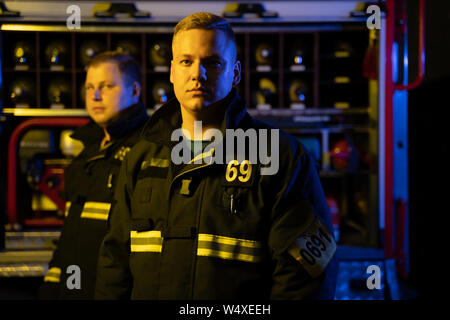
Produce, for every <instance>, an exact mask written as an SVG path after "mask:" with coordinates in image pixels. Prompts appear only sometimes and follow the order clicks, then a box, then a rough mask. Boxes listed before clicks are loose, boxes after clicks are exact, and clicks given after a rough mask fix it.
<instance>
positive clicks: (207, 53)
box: [170, 29, 241, 114]
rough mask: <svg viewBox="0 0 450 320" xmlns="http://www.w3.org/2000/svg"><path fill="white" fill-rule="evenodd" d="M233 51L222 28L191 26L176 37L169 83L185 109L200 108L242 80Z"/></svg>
mask: <svg viewBox="0 0 450 320" xmlns="http://www.w3.org/2000/svg"><path fill="white" fill-rule="evenodd" d="M234 50H235V49H234V45H233V44H232V43H231V42H230V41H228V39H227V38H226V36H225V34H224V33H223V32H222V31H220V30H202V29H191V30H187V31H181V32H180V33H178V34H177V35H176V36H175V38H174V41H173V44H172V51H173V60H172V62H171V69H170V82H172V83H173V87H174V91H175V96H176V97H177V99H178V101H179V102H180V104H181V107H182V108H184V109H185V111H187V112H189V113H194V114H195V113H197V112H199V111H201V110H202V108H204V107H207V106H209V105H210V104H212V103H214V102H217V101H220V100H222V99H223V98H225V97H226V96H227V94H228V93H229V92H230V91H231V89H232V87H233V85H237V84H238V83H239V81H240V72H241V66H240V62H239V61H235V51H234Z"/></svg>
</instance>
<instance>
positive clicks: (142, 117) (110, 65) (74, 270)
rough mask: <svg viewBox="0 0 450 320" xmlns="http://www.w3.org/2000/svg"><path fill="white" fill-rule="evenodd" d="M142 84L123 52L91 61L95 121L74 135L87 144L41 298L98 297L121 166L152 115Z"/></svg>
mask: <svg viewBox="0 0 450 320" xmlns="http://www.w3.org/2000/svg"><path fill="white" fill-rule="evenodd" d="M140 82H141V70H140V66H139V65H138V63H137V62H136V61H135V60H134V59H133V58H131V57H130V56H128V55H125V54H122V53H118V52H112V51H111V52H104V53H102V54H99V55H98V56H96V57H95V58H94V59H93V60H92V61H91V62H90V63H89V65H88V68H87V74H86V82H85V88H86V98H85V99H86V109H87V112H88V114H89V116H90V118H91V121H89V122H88V123H87V124H86V125H85V126H83V127H81V128H78V129H77V130H76V131H75V132H74V134H73V135H72V136H71V137H72V138H73V139H76V140H79V141H81V142H82V143H83V145H84V148H83V150H82V152H81V153H80V154H79V155H78V156H77V157H76V158H74V159H73V161H72V162H71V164H70V165H69V166H68V168H67V169H66V171H65V198H66V217H65V220H64V226H63V229H62V232H61V237H60V239H59V241H58V246H57V249H56V250H55V252H54V254H53V257H52V260H51V261H50V263H49V269H48V271H47V273H46V275H45V277H44V282H43V284H42V285H41V288H40V290H39V298H41V299H93V297H94V288H95V279H96V270H97V258H98V249H99V246H100V243H101V240H102V239H103V237H104V235H105V233H106V227H107V218H108V214H109V210H110V207H111V201H112V199H113V198H112V195H113V190H114V186H115V184H116V182H117V177H118V173H119V168H120V165H121V163H122V161H123V160H124V159H125V157H126V156H127V153H128V151H129V150H130V149H131V147H132V146H133V145H134V144H135V143H136V142H137V141H138V137H139V132H140V130H141V129H142V126H143V125H144V123H145V121H146V120H147V119H148V116H147V112H146V108H145V106H144V104H143V103H142V102H141V101H140V94H141V85H140Z"/></svg>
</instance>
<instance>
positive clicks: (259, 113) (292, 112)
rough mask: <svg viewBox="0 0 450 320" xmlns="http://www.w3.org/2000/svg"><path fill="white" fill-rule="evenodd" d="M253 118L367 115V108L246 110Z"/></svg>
mask: <svg viewBox="0 0 450 320" xmlns="http://www.w3.org/2000/svg"><path fill="white" fill-rule="evenodd" d="M247 111H248V113H250V115H251V116H253V117H264V116H271V117H283V118H285V117H289V118H290V117H295V116H302V115H340V114H368V113H369V109H368V108H349V109H335V108H305V109H287V108H286V109H270V110H259V109H247Z"/></svg>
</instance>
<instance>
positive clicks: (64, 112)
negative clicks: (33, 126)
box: [3, 108, 89, 117]
mask: <svg viewBox="0 0 450 320" xmlns="http://www.w3.org/2000/svg"><path fill="white" fill-rule="evenodd" d="M3 115H6V116H16V117H88V116H89V115H88V113H87V111H86V110H85V109H49V108H46V109H44V108H5V109H3Z"/></svg>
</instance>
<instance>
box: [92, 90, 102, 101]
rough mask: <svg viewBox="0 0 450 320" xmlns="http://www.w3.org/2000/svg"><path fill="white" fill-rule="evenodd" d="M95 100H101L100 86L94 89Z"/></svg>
mask: <svg viewBox="0 0 450 320" xmlns="http://www.w3.org/2000/svg"><path fill="white" fill-rule="evenodd" d="M94 100H96V101H98V100H101V93H100V88H97V89H95V90H94Z"/></svg>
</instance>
